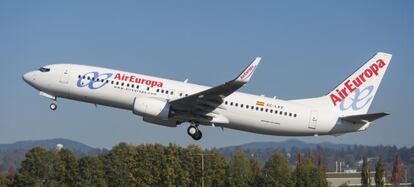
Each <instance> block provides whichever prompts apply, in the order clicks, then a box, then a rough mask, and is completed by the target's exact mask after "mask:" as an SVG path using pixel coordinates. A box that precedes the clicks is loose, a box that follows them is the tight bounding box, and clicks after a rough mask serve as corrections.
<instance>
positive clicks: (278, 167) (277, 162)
mask: <svg viewBox="0 0 414 187" xmlns="http://www.w3.org/2000/svg"><path fill="white" fill-rule="evenodd" d="M258 186H281V187H283V186H294V182H293V180H292V171H291V170H290V168H289V164H288V162H287V160H286V159H285V158H284V157H283V156H282V155H280V154H278V153H274V154H273V155H272V156H271V157H270V158H269V160H267V162H266V164H265V165H264V167H263V169H262V170H261V172H260V174H259V177H258Z"/></svg>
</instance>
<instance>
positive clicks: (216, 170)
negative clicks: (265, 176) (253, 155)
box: [204, 149, 257, 186]
mask: <svg viewBox="0 0 414 187" xmlns="http://www.w3.org/2000/svg"><path fill="white" fill-rule="evenodd" d="M205 154H206V156H204V160H205V161H204V180H205V186H224V185H225V179H226V168H227V162H226V160H225V158H224V156H223V155H221V154H220V153H219V152H218V151H217V150H215V149H213V150H209V151H206V153H205ZM252 162H253V161H251V165H254V164H255V163H256V164H257V162H256V161H255V160H254V163H252ZM252 167H255V166H252Z"/></svg>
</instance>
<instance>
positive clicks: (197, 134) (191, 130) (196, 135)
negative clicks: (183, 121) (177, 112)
mask: <svg viewBox="0 0 414 187" xmlns="http://www.w3.org/2000/svg"><path fill="white" fill-rule="evenodd" d="M187 133H188V135H190V136H191V138H193V139H194V140H200V139H201V137H203V134H202V133H201V131H200V130H199V129H198V127H197V124H196V125H190V126H189V127H188V129H187Z"/></svg>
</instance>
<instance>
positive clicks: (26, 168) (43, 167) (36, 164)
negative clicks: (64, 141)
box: [15, 147, 55, 186]
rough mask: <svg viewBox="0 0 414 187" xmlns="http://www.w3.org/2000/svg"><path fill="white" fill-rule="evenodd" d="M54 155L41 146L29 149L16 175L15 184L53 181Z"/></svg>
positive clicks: (36, 184) (39, 183)
mask: <svg viewBox="0 0 414 187" xmlns="http://www.w3.org/2000/svg"><path fill="white" fill-rule="evenodd" d="M53 160H55V158H54V155H53V154H52V153H51V152H49V151H47V150H46V149H44V148H41V147H35V148H33V149H31V150H29V151H28V152H27V153H26V155H25V160H24V161H23V162H22V165H21V168H20V170H19V174H18V175H16V182H15V185H16V186H38V185H41V184H49V183H50V182H52V181H53V164H52V162H51V161H53Z"/></svg>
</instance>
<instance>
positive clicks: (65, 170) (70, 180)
mask: <svg viewBox="0 0 414 187" xmlns="http://www.w3.org/2000/svg"><path fill="white" fill-rule="evenodd" d="M56 154H57V159H56V163H54V166H55V170H54V174H55V178H56V180H57V181H58V182H59V184H61V185H64V184H66V185H68V186H77V184H78V183H79V172H78V171H79V169H78V160H77V159H76V157H75V155H74V154H73V153H72V152H71V151H70V150H69V149H61V150H59V151H57V152H56Z"/></svg>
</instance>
